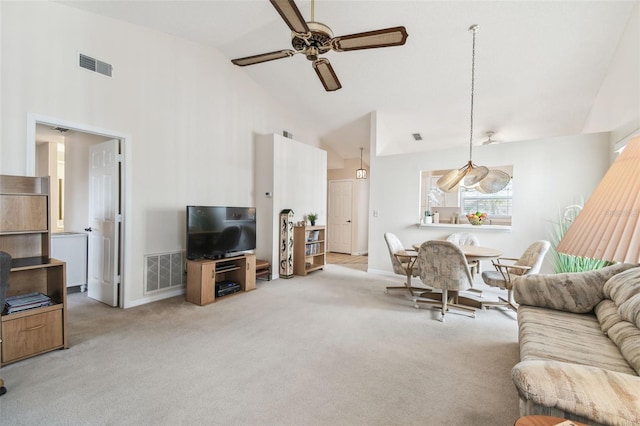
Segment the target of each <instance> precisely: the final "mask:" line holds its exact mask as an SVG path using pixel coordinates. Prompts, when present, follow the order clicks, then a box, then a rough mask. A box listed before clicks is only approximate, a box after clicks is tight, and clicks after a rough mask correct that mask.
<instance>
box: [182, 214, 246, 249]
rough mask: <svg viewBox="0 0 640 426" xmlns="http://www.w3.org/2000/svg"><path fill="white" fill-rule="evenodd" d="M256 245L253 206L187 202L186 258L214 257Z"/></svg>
mask: <svg viewBox="0 0 640 426" xmlns="http://www.w3.org/2000/svg"><path fill="white" fill-rule="evenodd" d="M255 248H256V209H255V207H223V206H187V258H188V259H191V260H193V259H202V258H206V259H217V258H221V257H224V255H226V254H229V253H235V252H241V251H245V250H253V249H255Z"/></svg>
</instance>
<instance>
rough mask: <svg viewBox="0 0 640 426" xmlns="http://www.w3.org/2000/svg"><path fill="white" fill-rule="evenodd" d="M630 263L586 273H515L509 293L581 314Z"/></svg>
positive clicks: (521, 299)
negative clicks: (609, 281) (608, 282)
mask: <svg viewBox="0 0 640 426" xmlns="http://www.w3.org/2000/svg"><path fill="white" fill-rule="evenodd" d="M634 266H635V265H631V264H627V263H621V264H617V265H612V266H608V267H606V268H602V269H597V270H595V271H587V272H573V273H560V274H531V275H522V276H516V277H514V279H513V296H514V298H515V301H516V302H517V303H519V304H523V305H530V306H539V307H543V308H550V309H556V310H559V311H567V312H575V313H580V314H583V313H587V312H591V311H592V310H593V308H594V307H595V306H596V305H597V304H598V303H599V302H600V301H601V300H602V298H603V297H604V294H603V292H602V288H603V287H604V284H605V283H606V282H607V280H608V279H609V278H611V277H612V276H614V275H616V274H618V273H620V272H622V271H625V270H627V269H629V268H633V267H634Z"/></svg>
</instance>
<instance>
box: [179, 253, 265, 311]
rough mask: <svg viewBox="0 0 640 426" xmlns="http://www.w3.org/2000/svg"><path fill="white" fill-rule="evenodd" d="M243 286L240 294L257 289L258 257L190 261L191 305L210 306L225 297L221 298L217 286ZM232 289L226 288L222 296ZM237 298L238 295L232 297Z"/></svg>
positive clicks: (187, 296)
mask: <svg viewBox="0 0 640 426" xmlns="http://www.w3.org/2000/svg"><path fill="white" fill-rule="evenodd" d="M225 283H228V284H229V286H231V284H232V283H235V284H237V285H239V289H238V290H239V291H238V292H245V291H251V290H255V288H256V256H255V255H254V254H246V255H243V256H236V257H229V258H225V259H216V260H208V259H198V260H189V261H187V295H186V299H187V302H190V303H195V304H196V305H200V306H202V305H208V304H209V303H213V302H215V301H216V300H217V299H219V298H220V297H224V295H222V296H221V295H219V294H218V291H217V290H218V289H216V284H220V286H223V285H224V284H225ZM229 288H231V287H222V288H221V291H222V293H224V292H225V290H227V291H228V289H229ZM229 294H234V293H229Z"/></svg>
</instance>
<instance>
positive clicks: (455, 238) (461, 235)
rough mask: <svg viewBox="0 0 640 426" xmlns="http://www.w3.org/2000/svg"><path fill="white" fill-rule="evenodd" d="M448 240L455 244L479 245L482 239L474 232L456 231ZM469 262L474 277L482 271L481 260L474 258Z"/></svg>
mask: <svg viewBox="0 0 640 426" xmlns="http://www.w3.org/2000/svg"><path fill="white" fill-rule="evenodd" d="M447 241H451V242H452V243H454V244H458V245H463V246H479V245H480V240H479V239H478V237H477V236H476V235H474V234H470V233H468V232H454V233H453V234H450V235H449V236H448V237H447ZM468 263H469V267H470V268H471V277H472V278H474V277H475V276H476V274H479V273H480V261H479V260H473V261H471V262H468ZM477 291H478V292H482V291H481V290H477Z"/></svg>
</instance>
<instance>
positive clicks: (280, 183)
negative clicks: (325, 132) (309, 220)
mask: <svg viewBox="0 0 640 426" xmlns="http://www.w3.org/2000/svg"><path fill="white" fill-rule="evenodd" d="M256 159H257V161H256V209H257V210H256V211H257V213H258V216H259V218H258V220H257V223H256V226H257V228H258V229H257V241H256V242H257V247H256V255H257V256H258V258H261V259H269V260H270V261H271V264H272V268H271V271H272V274H273V276H274V277H277V276H278V264H279V263H278V262H279V259H278V258H279V253H280V251H279V249H278V247H279V242H280V239H279V235H280V234H279V227H278V225H279V223H278V218H279V215H280V212H281V211H282V210H283V209H291V210H293V212H294V219H293V220H294V222H299V221H302V220H304V217H305V215H307V214H309V213H317V214H318V221H317V223H316V224H317V225H324V224H326V223H327V222H326V218H327V207H326V206H327V153H326V151H324V150H322V149H319V148H315V147H312V146H309V145H306V144H303V143H300V142H297V141H295V140H292V139H288V138H285V137H282V136H280V135H277V134H270V135H260V136H258V137H257V138H256ZM258 159H259V160H258ZM267 193H269V194H270V195H269V196H267V195H266V194H267ZM260 212H263V213H260Z"/></svg>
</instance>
